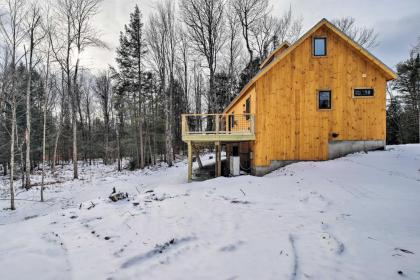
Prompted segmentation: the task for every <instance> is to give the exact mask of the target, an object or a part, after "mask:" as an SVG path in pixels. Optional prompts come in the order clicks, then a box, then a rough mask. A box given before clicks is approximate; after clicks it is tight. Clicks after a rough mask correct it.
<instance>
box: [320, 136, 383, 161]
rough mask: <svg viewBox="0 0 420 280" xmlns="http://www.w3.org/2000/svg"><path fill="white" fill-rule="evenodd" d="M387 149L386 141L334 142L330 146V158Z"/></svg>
mask: <svg viewBox="0 0 420 280" xmlns="http://www.w3.org/2000/svg"><path fill="white" fill-rule="evenodd" d="M384 148H385V140H373V141H332V142H330V143H329V144H328V158H329V159H334V158H339V157H342V156H345V155H348V154H351V153H357V152H363V151H365V152H367V151H373V150H379V149H384Z"/></svg>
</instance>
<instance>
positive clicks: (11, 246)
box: [0, 145, 420, 279]
mask: <svg viewBox="0 0 420 280" xmlns="http://www.w3.org/2000/svg"><path fill="white" fill-rule="evenodd" d="M114 169H115V167H103V166H99V167H97V166H96V167H84V168H83V170H82V172H81V174H82V176H81V178H82V179H81V180H75V181H67V179H68V178H69V177H70V176H71V173H70V172H71V171H70V170H66V169H65V170H64V171H62V172H61V174H60V175H59V176H58V178H49V181H54V180H56V181H66V182H64V183H57V184H53V185H50V186H49V187H48V190H47V191H46V197H47V199H48V200H47V202H46V203H40V202H36V201H37V200H38V197H39V190H37V189H33V190H31V191H29V192H23V191H22V190H18V193H19V194H18V196H17V198H18V199H19V200H18V201H17V207H18V210H17V211H14V212H11V211H9V210H3V208H6V207H8V205H9V204H8V201H7V200H0V279H399V278H402V279H420V145H406V146H393V147H388V150H387V151H378V152H370V153H368V154H355V155H349V156H347V157H345V158H341V159H337V160H333V161H327V162H302V163H297V164H293V165H290V166H287V167H286V168H283V169H280V170H278V171H276V172H274V173H272V174H270V175H267V176H265V177H261V178H258V177H252V176H242V177H237V178H218V179H213V180H208V181H205V182H196V183H190V184H186V183H185V178H186V166H185V163H184V162H181V163H178V164H177V166H176V167H172V168H160V169H158V170H154V171H153V170H146V171H142V172H140V171H138V172H129V171H124V172H123V173H121V174H118V173H117V172H116V171H115V170H114ZM60 178H61V179H60ZM4 183H6V182H3V184H4ZM0 184H1V183H0ZM113 187H116V188H117V190H118V191H123V192H128V194H129V199H128V200H124V201H119V202H116V203H114V202H111V201H110V200H109V199H108V195H109V194H110V193H111V191H112V188H113ZM4 188H5V186H4ZM6 198H7V197H6V192H4V191H3V192H2V194H1V199H6Z"/></svg>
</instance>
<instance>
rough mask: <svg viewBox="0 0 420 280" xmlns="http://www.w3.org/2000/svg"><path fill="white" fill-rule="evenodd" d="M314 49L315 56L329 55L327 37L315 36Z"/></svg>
mask: <svg viewBox="0 0 420 280" xmlns="http://www.w3.org/2000/svg"><path fill="white" fill-rule="evenodd" d="M313 49H314V56H326V55H327V38H325V37H315V38H314V46H313Z"/></svg>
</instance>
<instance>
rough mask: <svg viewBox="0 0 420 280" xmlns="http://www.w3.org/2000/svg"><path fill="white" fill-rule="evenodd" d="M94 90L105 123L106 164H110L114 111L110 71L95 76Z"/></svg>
mask: <svg viewBox="0 0 420 280" xmlns="http://www.w3.org/2000/svg"><path fill="white" fill-rule="evenodd" d="M93 90H94V92H95V94H96V96H97V97H98V98H99V102H100V104H101V109H102V114H103V118H104V125H105V139H104V142H105V145H104V150H105V152H104V164H105V165H106V164H109V134H110V125H111V113H112V86H111V78H110V75H109V73H108V72H102V73H100V74H99V76H98V77H96V78H95V84H94V87H93Z"/></svg>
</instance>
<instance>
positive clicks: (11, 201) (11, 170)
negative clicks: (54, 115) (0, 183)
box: [10, 89, 16, 210]
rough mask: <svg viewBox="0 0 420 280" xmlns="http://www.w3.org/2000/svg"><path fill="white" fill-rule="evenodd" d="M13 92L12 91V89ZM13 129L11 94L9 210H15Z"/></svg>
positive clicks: (13, 115)
mask: <svg viewBox="0 0 420 280" xmlns="http://www.w3.org/2000/svg"><path fill="white" fill-rule="evenodd" d="M12 90H13V89H12ZM15 127H16V97H15V93H14V92H13V97H12V133H11V137H10V209H12V210H16V207H15V187H14V185H13V180H14V178H13V177H14V175H15V174H14V168H15Z"/></svg>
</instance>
